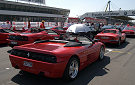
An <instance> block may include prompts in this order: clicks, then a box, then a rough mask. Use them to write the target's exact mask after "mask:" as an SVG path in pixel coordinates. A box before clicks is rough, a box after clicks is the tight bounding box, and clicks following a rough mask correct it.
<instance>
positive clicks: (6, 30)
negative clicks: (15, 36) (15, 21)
mask: <svg viewBox="0 0 135 85" xmlns="http://www.w3.org/2000/svg"><path fill="white" fill-rule="evenodd" d="M3 33H14V31H12V30H10V29H3Z"/></svg>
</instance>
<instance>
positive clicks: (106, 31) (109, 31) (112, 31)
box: [103, 30, 116, 34]
mask: <svg viewBox="0 0 135 85" xmlns="http://www.w3.org/2000/svg"><path fill="white" fill-rule="evenodd" d="M103 33H114V34H115V33H116V30H105V31H103Z"/></svg>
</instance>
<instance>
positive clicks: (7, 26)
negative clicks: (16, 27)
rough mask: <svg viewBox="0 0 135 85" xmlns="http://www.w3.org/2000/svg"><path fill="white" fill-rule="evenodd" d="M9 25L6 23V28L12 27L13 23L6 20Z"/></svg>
mask: <svg viewBox="0 0 135 85" xmlns="http://www.w3.org/2000/svg"><path fill="white" fill-rule="evenodd" d="M6 23H7V25H6V28H8V29H10V28H11V27H12V26H11V24H10V23H9V21H6Z"/></svg>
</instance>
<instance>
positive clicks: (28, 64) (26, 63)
mask: <svg viewBox="0 0 135 85" xmlns="http://www.w3.org/2000/svg"><path fill="white" fill-rule="evenodd" d="M23 65H24V66H27V67H32V62H27V61H24V62H23Z"/></svg>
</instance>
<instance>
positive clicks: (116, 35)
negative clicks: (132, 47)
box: [95, 29, 126, 46]
mask: <svg viewBox="0 0 135 85" xmlns="http://www.w3.org/2000/svg"><path fill="white" fill-rule="evenodd" d="M95 39H98V40H99V41H101V42H103V43H116V44H117V45H118V46H119V45H120V44H121V42H125V41H126V36H125V33H121V32H120V31H119V30H118V29H106V30H104V31H102V32H101V33H98V34H97V35H96V36H95Z"/></svg>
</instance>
